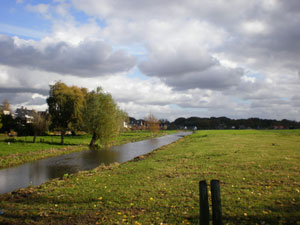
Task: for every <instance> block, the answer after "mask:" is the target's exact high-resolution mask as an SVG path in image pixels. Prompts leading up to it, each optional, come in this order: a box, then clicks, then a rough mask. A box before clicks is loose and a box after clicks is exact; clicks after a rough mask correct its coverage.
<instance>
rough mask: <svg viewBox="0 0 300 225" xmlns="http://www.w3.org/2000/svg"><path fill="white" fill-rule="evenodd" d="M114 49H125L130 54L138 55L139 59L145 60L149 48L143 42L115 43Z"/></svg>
mask: <svg viewBox="0 0 300 225" xmlns="http://www.w3.org/2000/svg"><path fill="white" fill-rule="evenodd" d="M110 44H111V43H110ZM113 49H114V51H117V50H124V51H126V52H127V53H128V54H130V55H133V56H136V57H137V59H138V61H141V60H145V59H146V56H147V50H146V48H145V47H144V46H143V45H142V44H131V45H113Z"/></svg>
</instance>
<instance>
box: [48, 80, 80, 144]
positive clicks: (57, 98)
mask: <svg viewBox="0 0 300 225" xmlns="http://www.w3.org/2000/svg"><path fill="white" fill-rule="evenodd" d="M47 103H48V106H49V113H50V116H51V124H52V127H54V128H56V129H58V130H59V131H60V132H61V144H64V136H65V133H66V131H67V130H68V129H72V128H74V127H76V126H77V125H79V124H80V123H81V122H82V110H83V108H84V105H85V92H84V91H83V89H80V88H78V87H76V86H72V87H69V86H67V85H66V84H64V83H62V82H60V81H59V82H56V83H55V84H54V85H50V92H49V97H48V98H47Z"/></svg>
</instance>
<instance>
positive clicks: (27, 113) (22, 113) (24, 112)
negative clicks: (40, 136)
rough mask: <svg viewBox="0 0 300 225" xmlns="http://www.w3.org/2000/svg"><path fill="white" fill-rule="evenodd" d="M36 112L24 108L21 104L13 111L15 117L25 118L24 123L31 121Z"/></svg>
mask: <svg viewBox="0 0 300 225" xmlns="http://www.w3.org/2000/svg"><path fill="white" fill-rule="evenodd" d="M35 113H36V111H35V110H30V109H27V108H26V107H25V108H24V107H23V106H22V107H21V108H17V109H16V111H15V117H16V118H20V119H22V120H25V121H26V123H33V119H34V114H35Z"/></svg>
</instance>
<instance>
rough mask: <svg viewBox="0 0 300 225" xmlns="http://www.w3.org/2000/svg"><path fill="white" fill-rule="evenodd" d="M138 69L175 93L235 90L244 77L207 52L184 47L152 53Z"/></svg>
mask: <svg viewBox="0 0 300 225" xmlns="http://www.w3.org/2000/svg"><path fill="white" fill-rule="evenodd" d="M139 68H140V70H141V71H142V72H143V73H145V74H147V75H148V76H156V77H160V78H161V79H162V80H164V81H165V82H166V83H167V84H168V85H170V86H172V87H173V88H175V89H177V90H186V89H194V88H203V89H214V90H222V89H227V88H230V87H232V86H237V85H238V84H239V83H240V82H241V77H242V75H243V70H242V69H230V68H226V67H224V66H222V65H221V64H220V63H219V62H218V61H217V60H216V59H215V58H213V57H212V56H210V55H209V54H208V53H206V52H201V51H199V49H198V50H197V48H196V49H192V48H186V49H185V48H183V47H180V48H178V49H176V50H175V51H174V50H173V51H165V52H156V51H155V50H154V51H153V52H150V56H149V59H148V60H147V61H143V62H141V63H140V65H139Z"/></svg>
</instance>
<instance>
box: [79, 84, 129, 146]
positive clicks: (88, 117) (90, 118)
mask: <svg viewBox="0 0 300 225" xmlns="http://www.w3.org/2000/svg"><path fill="white" fill-rule="evenodd" d="M126 117H127V114H126V113H125V112H123V111H122V110H120V109H119V108H118V106H117V104H116V103H115V101H114V100H113V98H112V96H111V95H110V94H107V93H104V92H103V91H102V89H101V88H99V87H98V88H97V90H96V91H91V92H90V93H88V96H87V101H86V107H85V110H84V118H85V119H84V121H85V127H86V129H87V130H88V132H89V133H91V134H92V140H91V142H90V146H94V145H95V144H96V142H97V140H100V143H101V144H103V145H104V146H107V145H109V144H110V143H111V141H112V139H113V138H114V137H115V136H117V135H118V134H119V133H120V130H121V129H122V127H123V122H124V120H125V118H126Z"/></svg>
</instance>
